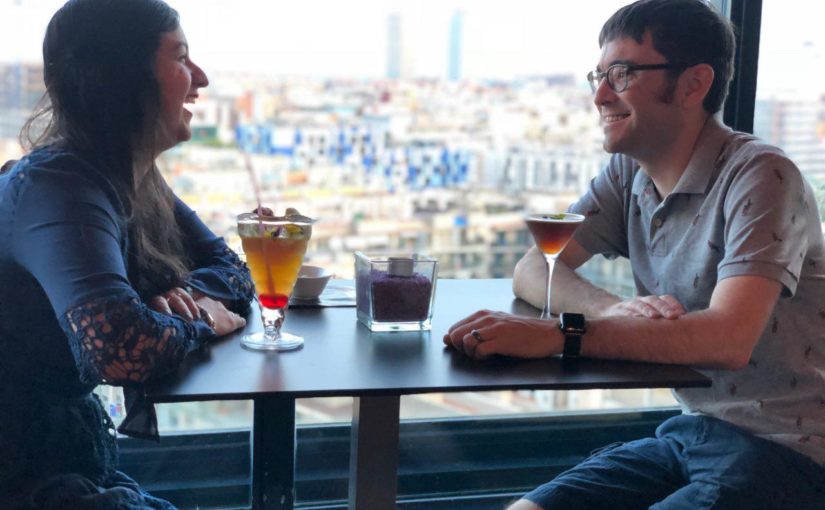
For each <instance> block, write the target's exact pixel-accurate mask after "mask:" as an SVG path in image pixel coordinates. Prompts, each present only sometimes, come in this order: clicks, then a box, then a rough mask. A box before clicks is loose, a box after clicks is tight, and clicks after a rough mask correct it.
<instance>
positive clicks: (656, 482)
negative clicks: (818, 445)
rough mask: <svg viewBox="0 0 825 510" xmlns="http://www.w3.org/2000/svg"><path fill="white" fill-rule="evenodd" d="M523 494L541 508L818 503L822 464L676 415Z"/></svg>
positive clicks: (707, 421) (798, 507) (823, 501)
mask: <svg viewBox="0 0 825 510" xmlns="http://www.w3.org/2000/svg"><path fill="white" fill-rule="evenodd" d="M524 498H525V499H527V500H529V501H532V502H533V503H535V504H537V505H539V506H540V507H542V508H544V509H545V510H556V509H564V510H576V509H608V510H623V509H634V510H636V509H644V508H650V509H655V510H676V509H678V510H682V509H684V510H697V509H711V508H712V509H734V510H737V509H747V510H758V509H765V510H768V509H770V510H781V509H793V510H809V509H810V510H814V509H816V510H823V509H825V468H823V467H822V466H820V465H819V464H817V463H815V462H814V461H812V460H811V459H809V458H808V457H806V456H804V455H802V454H800V453H797V452H795V451H793V450H791V449H790V448H787V447H784V446H781V445H779V444H776V443H773V442H771V441H767V440H765V439H761V438H758V437H755V436H753V435H751V434H749V433H747V432H745V431H744V430H742V429H740V428H738V427H736V426H734V425H731V424H729V423H727V422H724V421H722V420H718V419H715V418H709V417H705V416H690V415H681V416H676V417H673V418H670V419H669V420H667V421H665V422H664V423H662V425H660V426H659V428H658V429H656V437H655V438H646V439H640V440H638V441H632V442H629V443H615V444H612V445H609V446H606V447H604V448H602V449H600V450H597V451H596V452H594V454H593V455H592V456H591V457H590V458H588V459H587V460H585V461H584V462H582V463H581V464H579V465H578V466H576V467H574V468H572V469H570V470H568V471H565V472H564V473H562V474H560V475H559V476H558V477H557V478H556V479H555V480H553V481H552V482H549V483H547V484H545V485H542V486H541V487H539V488H537V489H535V490H534V491H532V492H530V493H528V494H527V495H525V496H524Z"/></svg>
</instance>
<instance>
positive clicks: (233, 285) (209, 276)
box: [187, 240, 255, 315]
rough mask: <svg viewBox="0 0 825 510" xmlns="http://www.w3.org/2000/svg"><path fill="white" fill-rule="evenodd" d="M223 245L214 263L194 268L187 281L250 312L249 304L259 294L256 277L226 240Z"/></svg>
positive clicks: (237, 309)
mask: <svg viewBox="0 0 825 510" xmlns="http://www.w3.org/2000/svg"><path fill="white" fill-rule="evenodd" d="M221 245H222V246H221V247H220V248H219V249H218V250H216V251H217V253H214V254H213V259H212V264H211V265H210V266H209V267H204V268H201V269H196V270H194V271H192V272H191V273H190V274H189V278H188V279H187V284H188V285H190V286H192V287H193V288H195V289H198V290H199V291H201V292H203V293H204V294H208V295H210V296H212V297H216V298H218V299H223V300H225V301H228V302H229V309H230V310H232V311H233V312H236V313H239V314H241V315H246V314H247V313H248V312H249V303H250V302H251V301H252V299H253V298H254V297H255V286H254V285H253V283H252V276H251V275H250V273H249V268H248V267H247V266H246V264H245V263H244V262H243V261H241V259H240V258H239V257H238V255H237V254H236V253H235V252H234V251H232V250H231V249H229V247H228V246H226V244H224V243H223V241H222V240H221Z"/></svg>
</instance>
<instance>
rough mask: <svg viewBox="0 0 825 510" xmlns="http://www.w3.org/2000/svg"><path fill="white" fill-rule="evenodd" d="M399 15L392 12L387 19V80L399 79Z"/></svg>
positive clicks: (400, 45)
mask: <svg viewBox="0 0 825 510" xmlns="http://www.w3.org/2000/svg"><path fill="white" fill-rule="evenodd" d="M401 51H402V43H401V15H400V14H398V13H397V12H394V13H392V14H390V15H389V17H388V18H387V78H391V79H398V78H400V77H401Z"/></svg>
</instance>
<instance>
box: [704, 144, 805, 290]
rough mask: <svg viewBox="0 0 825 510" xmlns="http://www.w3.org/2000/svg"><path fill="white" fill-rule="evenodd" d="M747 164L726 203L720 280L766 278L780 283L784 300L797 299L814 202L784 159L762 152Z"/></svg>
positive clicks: (777, 155) (737, 174)
mask: <svg viewBox="0 0 825 510" xmlns="http://www.w3.org/2000/svg"><path fill="white" fill-rule="evenodd" d="M754 152H756V151H754ZM744 160H745V163H744V164H743V167H742V169H741V170H740V171H739V172H737V173H736V175H735V176H734V177H733V178H732V180H731V183H730V187H729V189H728V191H727V198H726V200H725V205H724V208H725V210H724V214H725V256H724V258H723V259H722V261H721V262H720V263H719V266H718V278H719V279H720V280H721V279H723V278H728V277H731V276H740V275H757V276H764V277H766V278H771V279H773V280H776V281H779V282H780V283H782V285H783V287H784V288H783V295H786V296H788V295H793V294H794V292H795V291H796V285H797V283H798V281H799V275H800V272H801V270H802V263H803V261H804V258H805V254H806V252H807V250H808V245H809V243H808V234H807V232H808V231H809V227H810V223H811V221H812V219H813V218H816V217H817V214H816V212H815V208H816V201H815V199H814V198H813V194H812V192H810V189H809V188H808V187H807V186H806V185H805V180H804V178H803V177H802V175H801V173H800V172H799V169H797V167H796V166H795V165H794V164H793V162H791V161H790V160H789V159H788V158H786V157H785V156H784V155H782V154H780V153H776V152H766V151H762V152H761V153H759V154H758V155H755V156H753V157H750V158H744ZM812 208H813V210H812ZM819 235H821V234H819Z"/></svg>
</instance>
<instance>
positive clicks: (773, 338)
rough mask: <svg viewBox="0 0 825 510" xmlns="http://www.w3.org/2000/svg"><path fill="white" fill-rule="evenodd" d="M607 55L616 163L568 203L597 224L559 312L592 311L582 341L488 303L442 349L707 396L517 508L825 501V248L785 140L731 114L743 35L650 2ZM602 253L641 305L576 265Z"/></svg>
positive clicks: (565, 257) (538, 299) (533, 280)
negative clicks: (634, 375) (631, 375)
mask: <svg viewBox="0 0 825 510" xmlns="http://www.w3.org/2000/svg"><path fill="white" fill-rule="evenodd" d="M599 44H600V46H601V48H602V55H601V59H600V62H599V65H598V67H597V70H596V71H595V72H593V73H591V74H590V76H589V79H590V81H591V84H592V86H593V90H594V103H595V105H596V107H597V108H598V110H599V112H600V114H601V118H602V124H603V129H604V134H605V141H604V147H605V150H607V151H608V152H610V153H613V156H612V158H611V160H610V163H609V164H608V166H607V168H606V169H605V170H604V171H603V172H602V173H601V174H600V175H599V176H598V177H596V178H595V179H594V180H593V182H592V183H591V186H590V188H589V190H588V191H587V193H586V194H585V195H584V196H583V197H582V198H581V199H580V200H579V201H578V203H576V204H574V205H573V206H572V207H571V211H572V212H577V213H580V214H583V215H585V216H586V220H585V221H584V223H583V224H582V225H581V227H579V229H578V231H577V232H576V234H575V236H574V238H573V240H572V241H571V242H570V243H569V244H568V246H567V247H566V248H565V250H564V252H563V253H562V254H561V256H560V259H559V263H557V264H556V268H555V271H554V275H553V286H552V287H553V309H554V311H555V312H578V313H581V314H583V315H584V317H581V316H579V315H577V314H565V315H564V318H565V321H566V322H568V323H571V324H572V326H571V324H567V326H568V328H570V327H573V329H577V330H579V331H573V333H579V334H580V333H581V330H582V329H584V330H585V332H584V333H583V335H579V334H569V335H567V338H566V337H565V334H563V333H562V331H560V329H559V323H558V322H557V321H541V320H538V319H526V318H524V317H515V316H511V315H509V314H504V313H500V312H489V311H482V312H477V313H476V314H473V315H472V316H470V317H468V318H466V319H464V320H462V321H460V322H459V323H457V324H455V325H454V326H453V327H451V328H450V331H449V332H448V334H447V335H445V338H444V341H445V343H446V344H447V345H449V346H452V347H454V348H456V349H457V350H459V351H461V352H463V353H465V354H467V355H468V356H472V357H475V358H484V357H486V356H489V355H492V354H503V355H512V356H519V357H542V356H549V355H554V354H560V353H562V352H564V353H565V355H576V354H578V352H576V351H578V350H579V349H580V353H581V355H582V356H587V357H596V358H612V359H627V360H639V361H650V362H657V363H676V364H685V365H691V366H694V367H696V368H699V369H701V370H702V371H703V373H704V374H706V375H707V376H709V377H710V378H711V379H712V381H713V386H712V387H711V388H707V389H690V390H677V391H676V392H675V393H676V397H677V398H678V399H679V401H680V403H681V405H682V407H683V411H684V414H682V415H681V416H678V417H675V418H672V419H670V420H668V421H666V422H665V423H663V424H662V425H661V426H660V427H659V429H658V430H657V433H656V437H655V438H647V439H643V440H640V441H634V442H631V443H627V444H623V445H611V446H610V447H607V448H605V449H604V450H602V451H601V452H599V453H597V454H595V455H593V456H591V457H590V458H589V459H587V460H586V461H584V462H583V463H582V464H580V465H579V466H577V467H575V468H573V469H572V470H570V471H568V472H566V473H563V474H562V475H560V476H559V477H558V478H556V479H555V480H553V481H552V482H550V483H548V484H546V485H544V486H542V487H539V488H538V489H536V490H534V491H533V492H531V493H529V494H527V495H526V496H525V497H524V499H522V500H520V501H518V502H516V503H515V504H514V505H513V506H512V507H511V508H512V509H514V510H538V509H542V508H543V509H545V510H547V509H551V508H552V509H556V508H563V509H577V508H611V509H618V508H657V509H672V508H680V509H681V508H685V509H687V508H690V509H697V508H747V509H754V508H771V509H777V508H800V509H802V508H804V509H808V508H811V509H812V508H825V468H823V466H822V465H823V464H825V256H823V237H822V231H821V225H820V219H819V216H818V212H817V207H816V202H815V199H814V196H813V193H812V191H811V189H810V186H809V185H808V184H807V183H806V182H805V180H804V179H803V178H802V176H801V175H800V173H799V170H798V169H797V168H796V167H795V166H794V164H793V163H792V162H791V161H789V160H788V159H787V158H786V157H785V156H784V155H783V153H782V152H781V151H780V150H779V149H777V148H774V147H771V146H768V145H765V144H763V143H760V142H759V141H758V140H756V139H755V138H754V137H752V136H750V135H747V134H743V133H737V132H733V131H731V130H730V129H729V128H727V127H725V126H723V125H722V124H721V123H720V121H719V120H718V112H719V110H720V109H721V106H722V103H723V101H724V98H725V95H726V93H727V88H728V83H729V81H730V77H731V74H732V67H733V65H732V62H733V53H734V39H733V34H732V31H731V28H730V25H729V23H728V21H727V20H726V19H724V18H723V17H721V16H720V15H719V14H718V13H716V12H715V11H714V10H713V9H712V8H711V7H709V6H708V5H707V4H705V3H704V2H702V1H701V0H641V1H639V2H636V3H634V4H631V5H628V6H626V7H624V8H622V9H620V10H619V11H617V12H616V13H615V14H614V15H613V16H612V17H611V18H610V19H609V20H608V21H607V22H606V23H605V25H604V27H603V28H602V32H601V34H600V36H599ZM594 254H602V255H605V256H607V257H610V258H612V257H616V256H622V257H627V258H629V259H630V262H631V265H632V268H633V273H634V278H635V282H636V286H637V291H638V297H636V298H633V299H629V300H622V299H620V298H619V297H617V296H614V295H612V294H610V293H608V292H606V291H604V290H602V289H599V288H597V287H595V286H593V285H592V284H590V283H589V282H587V281H585V280H583V279H581V278H580V277H579V276H577V275H576V274H575V273H574V272H573V270H574V269H575V268H577V267H579V266H580V265H581V264H582V263H584V262H585V261H587V260H588V259H590V258H591V257H592V256H593V255H594ZM545 271H546V270H545V268H544V262H543V260H542V257H541V256H540V255H539V254H538V252H537V251H536V249H535V248H533V249H532V250H531V251H530V252H529V253H528V254H527V255H526V256H525V257H524V258H523V259H522V260H521V261H520V262H519V264H518V266H517V267H516V274H515V278H514V291H515V293H516V295H517V296H519V297H521V298H523V299H525V300H527V301H529V302H530V303H532V304H534V305H536V306H539V307H540V306H541V303H542V298H543V293H544V285H542V284H541V283H540V282H542V281H543V278H544V275H545ZM585 318H586V319H585ZM568 319H569V320H568ZM584 320H586V327H584V328H581V326H582V324H581V323H582V322H584ZM577 339H580V343H579V342H577Z"/></svg>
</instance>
